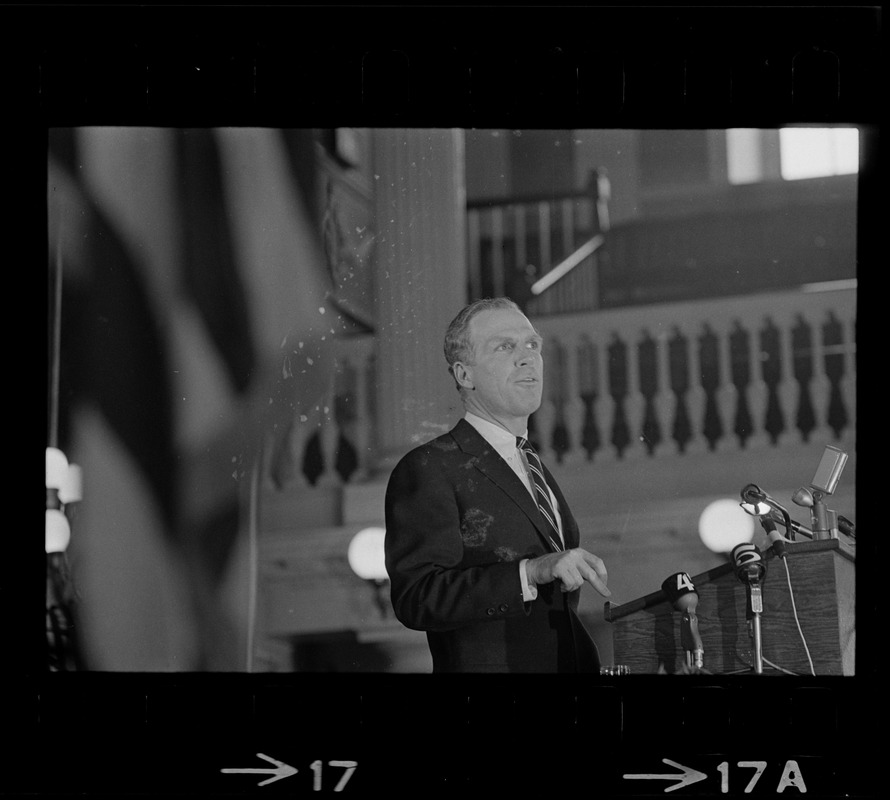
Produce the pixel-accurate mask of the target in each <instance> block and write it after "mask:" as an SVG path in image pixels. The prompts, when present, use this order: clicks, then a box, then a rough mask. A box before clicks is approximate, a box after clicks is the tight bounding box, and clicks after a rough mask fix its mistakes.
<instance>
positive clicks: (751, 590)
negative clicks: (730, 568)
mask: <svg viewBox="0 0 890 800" xmlns="http://www.w3.org/2000/svg"><path fill="white" fill-rule="evenodd" d="M732 561H733V564H734V565H735V572H736V576H737V577H738V579H739V580H740V581H742V583H744V584H745V596H746V600H747V606H748V607H747V616H748V622H749V625H750V630H751V635H752V636H753V638H754V672H755V673H756V674H757V675H761V674H763V636H762V632H761V625H760V622H761V615H762V614H763V586H762V581H763V578H764V577H765V576H766V564H765V563H764V561H763V558H762V557H761V555H760V551H759V550H758V549H757V548H756V547H755V546H754V545H750V544H739V545H736V547H735V548H733V551H732Z"/></svg>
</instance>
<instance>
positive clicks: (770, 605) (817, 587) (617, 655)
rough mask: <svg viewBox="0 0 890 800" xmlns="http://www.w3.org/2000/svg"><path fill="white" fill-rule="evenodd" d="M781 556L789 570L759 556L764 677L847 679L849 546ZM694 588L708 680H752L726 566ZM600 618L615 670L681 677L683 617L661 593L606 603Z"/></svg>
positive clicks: (769, 556)
mask: <svg viewBox="0 0 890 800" xmlns="http://www.w3.org/2000/svg"><path fill="white" fill-rule="evenodd" d="M786 553H787V558H786V561H787V569H786V563H785V562H783V561H782V559H780V558H777V557H776V556H775V555H774V554H773V551H772V548H770V549H767V550H766V551H765V552H764V553H763V556H764V560H765V561H766V564H767V570H766V575H765V577H764V579H763V580H762V582H761V585H762V587H763V588H762V591H763V612H762V613H761V615H760V618H761V642H762V655H763V674H773V675H782V674H787V673H793V674H798V675H812V674H813V670H815V674H816V675H853V674H854V667H855V650H856V647H855V645H856V602H855V598H856V556H855V545H849V544H847V543H846V542H842V541H840V540H839V539H826V540H818V541H809V540H807V541H805V542H791V543H788V544H787V545H786ZM789 576H790V583H791V590H792V591H789V587H788V584H789ZM692 582H693V583H694V584H695V588H696V592H697V593H698V596H699V601H698V607H697V609H696V615H697V617H698V630H699V634H700V636H701V640H702V645H703V647H704V669H705V670H707V671H708V672H710V673H712V674H740V673H747V672H751V673H752V674H753V672H754V639H753V634H752V633H751V632H750V630H749V629H750V628H751V626H750V625H749V624H748V620H747V617H748V612H747V589H746V586H745V584H744V583H742V581H740V580H739V578H738V577H737V576H736V574H735V570H734V569H733V566H732V564H730V563H726V564H723V565H721V566H719V567H715V568H714V569H711V570H708V571H707V572H703V573H702V574H700V575H696V576H693V577H692ZM792 592H793V603H792ZM795 607H796V609H797V615H796V617H795V613H794V609H795ZM604 616H605V619H606V621H607V622H610V623H612V624H613V626H614V627H613V632H612V641H613V648H614V658H613V661H614V663H615V664H623V665H626V666H627V667H628V668H629V671H630V674H631V675H633V674H639V673H644V674H645V673H657V672H659V671H660V670H664V671H666V672H667V673H678V672H681V670H682V668H683V667H684V665H685V664H686V653H685V651H684V650H683V648H682V645H681V643H680V618H681V614H680V612H679V611H677V610H675V609H674V608H673V607H672V606H671V604H670V602H669V601H668V599H667V597H666V596H665V594H664V592H662V591H661V590H659V591H657V592H653V593H652V594H647V595H646V596H644V597H640V598H638V599H637V600H632V601H631V602H629V603H623V604H621V605H613V604H612V603H606V604H605V611H604ZM798 623H799V625H800V630H798ZM801 633H802V634H803V636H801ZM804 640H805V642H806V647H805V646H804ZM807 649H809V655H810V659H811V660H812V669H811V667H810V660H809V659H808V658H807Z"/></svg>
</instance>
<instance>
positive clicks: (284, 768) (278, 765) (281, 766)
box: [220, 753, 297, 786]
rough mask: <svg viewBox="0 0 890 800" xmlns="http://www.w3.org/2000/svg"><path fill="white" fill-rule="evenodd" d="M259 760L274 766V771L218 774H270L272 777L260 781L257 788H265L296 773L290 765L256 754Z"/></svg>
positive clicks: (248, 770) (254, 770) (295, 769)
mask: <svg viewBox="0 0 890 800" xmlns="http://www.w3.org/2000/svg"><path fill="white" fill-rule="evenodd" d="M257 756H258V757H259V758H262V759H265V760H266V761H268V762H269V763H270V764H275V769H268V768H266V769H262V768H257V769H221V770H220V772H247V773H251V774H254V775H260V774H267V775H268V774H271V775H273V776H274V777H272V778H266V780H264V781H260V782H259V783H258V784H257V786H265V785H266V784H267V783H272V782H273V781H280V780H281V779H282V778H289V777H290V776H291V775H295V774H296V773H297V768H296V767H292V766H291V765H290V764H285V763H284V762H283V761H276V760H275V759H274V758H269V756H267V755H263V754H262V753H257Z"/></svg>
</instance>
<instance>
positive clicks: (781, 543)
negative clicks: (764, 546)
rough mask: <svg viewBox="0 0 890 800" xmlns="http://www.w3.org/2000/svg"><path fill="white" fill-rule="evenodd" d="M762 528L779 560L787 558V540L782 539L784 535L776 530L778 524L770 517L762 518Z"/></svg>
mask: <svg viewBox="0 0 890 800" xmlns="http://www.w3.org/2000/svg"><path fill="white" fill-rule="evenodd" d="M760 527H761V528H763V530H764V531H766V535H767V537H768V538H769V540H770V544H771V545H772V550H773V552H774V553H775V554H776V555H777V556H778V557H779V558H785V539H784V538H783V537H782V534H781V533H779V531H778V530H777V529H776V523H775V522H773V521H772V519H770V518H769V517H761V518H760Z"/></svg>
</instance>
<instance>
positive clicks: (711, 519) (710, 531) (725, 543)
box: [698, 500, 754, 553]
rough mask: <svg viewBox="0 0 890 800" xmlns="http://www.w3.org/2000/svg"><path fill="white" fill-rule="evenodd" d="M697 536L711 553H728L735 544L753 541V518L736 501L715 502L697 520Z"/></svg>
mask: <svg viewBox="0 0 890 800" xmlns="http://www.w3.org/2000/svg"><path fill="white" fill-rule="evenodd" d="M698 535H699V537H701V540H702V543H703V544H704V546H705V547H707V548H708V550H710V551H711V552H712V553H729V552H730V551H731V550H732V548H733V547H735V546H736V545H737V544H741V543H742V542H750V541H752V540H753V539H754V518H753V517H752V516H750V515H749V514H746V513H745V511H744V510H743V509H742V508H741V507H740V506H739V504H738V501H737V500H715V501H714V502H713V503H710V504H709V505H708V506H707V507H706V508H705V510H704V511H702V513H701V516H700V517H699V519H698Z"/></svg>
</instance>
